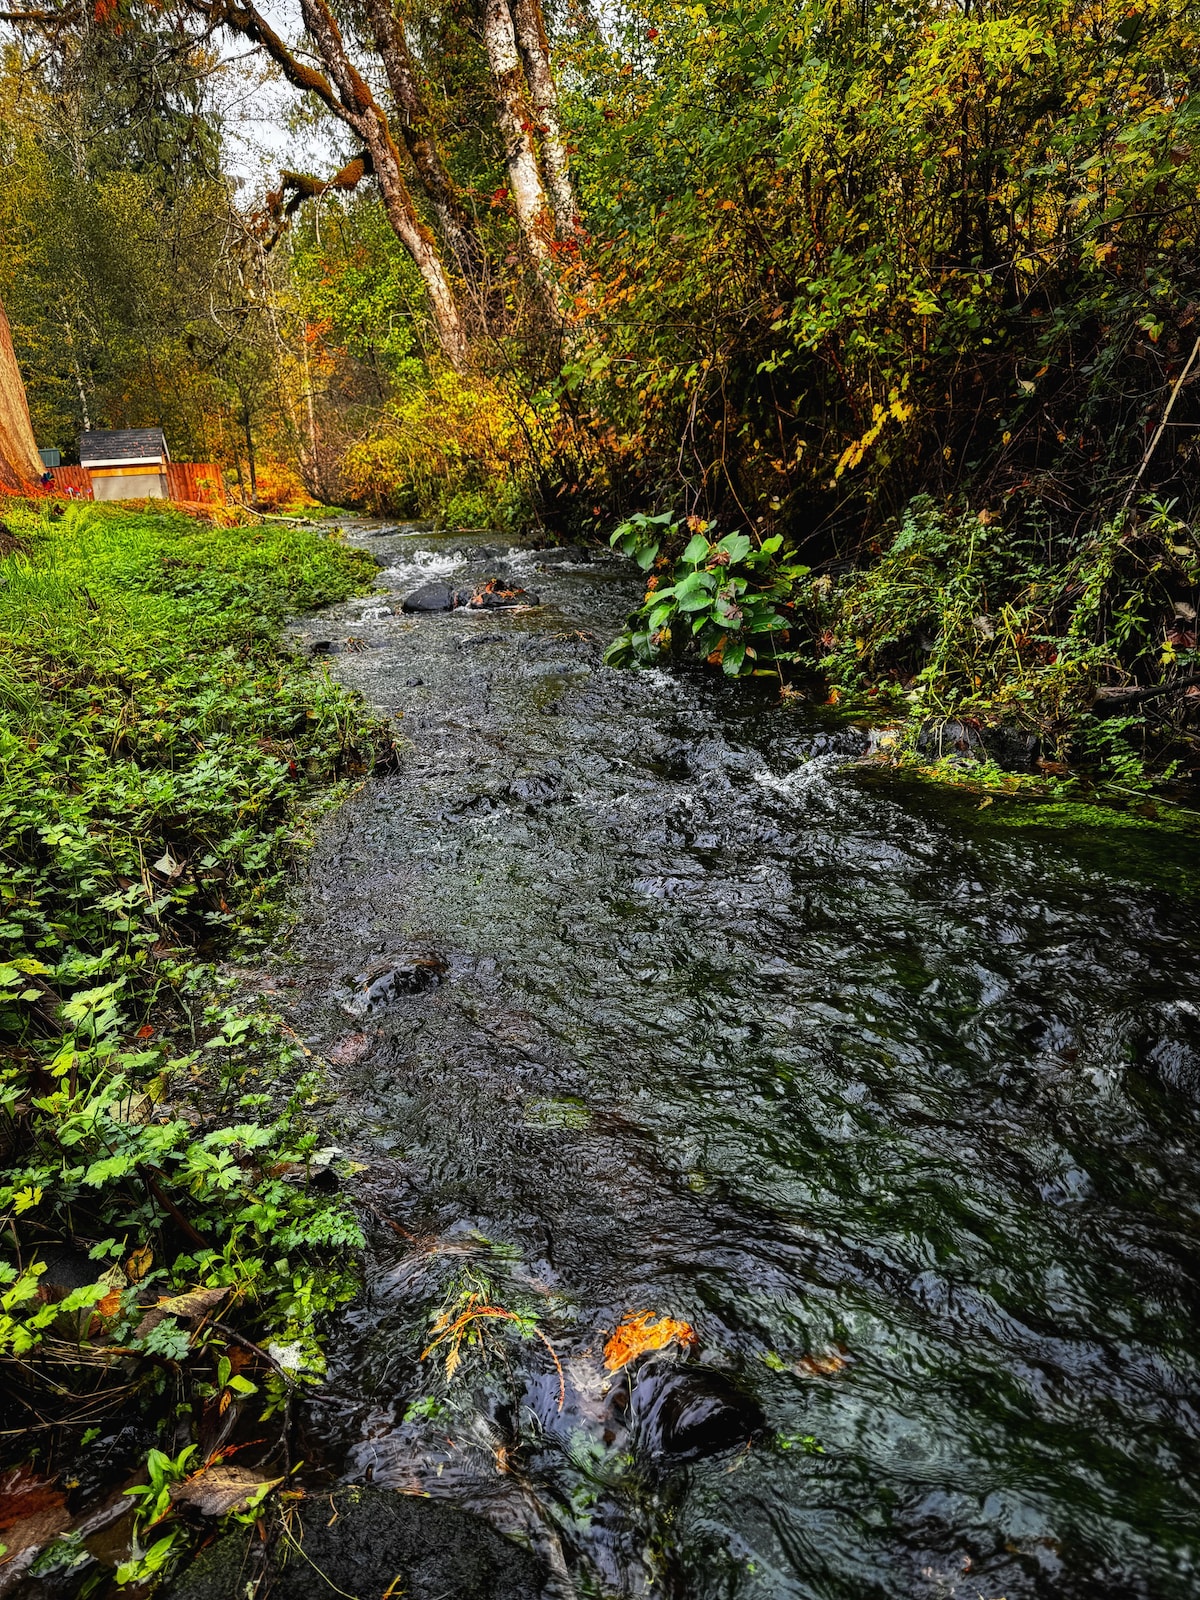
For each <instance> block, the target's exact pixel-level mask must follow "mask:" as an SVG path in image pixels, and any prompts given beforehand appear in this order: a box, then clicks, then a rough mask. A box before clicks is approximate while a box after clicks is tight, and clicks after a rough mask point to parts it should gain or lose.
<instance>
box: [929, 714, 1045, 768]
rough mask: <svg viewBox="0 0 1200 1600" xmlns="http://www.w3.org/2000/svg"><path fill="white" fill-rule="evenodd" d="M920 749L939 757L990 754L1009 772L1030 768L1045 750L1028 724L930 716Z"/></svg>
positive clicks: (991, 757)
mask: <svg viewBox="0 0 1200 1600" xmlns="http://www.w3.org/2000/svg"><path fill="white" fill-rule="evenodd" d="M917 749H918V750H924V751H925V752H927V753H928V754H929V755H932V756H935V757H940V756H951V757H953V756H955V755H967V756H972V757H974V758H975V759H977V760H978V759H980V758H983V757H986V758H988V759H990V760H992V761H994V762H995V763H996V765H997V766H998V767H1003V768H1004V770H1005V771H1006V772H1027V771H1028V770H1029V768H1030V767H1032V766H1033V764H1034V762H1035V761H1036V760H1037V758H1038V755H1039V754H1040V752H1041V743H1040V741H1039V739H1038V737H1037V735H1036V734H1033V733H1029V732H1028V731H1027V730H1025V729H1024V728H1007V727H1004V726H1003V725H1000V726H996V727H978V728H977V727H974V726H972V724H971V723H969V722H959V721H956V720H954V719H951V720H949V721H941V720H939V719H935V718H929V719H928V720H926V721H925V722H923V723H922V724H921V727H920V731H919V732H918V734H917Z"/></svg>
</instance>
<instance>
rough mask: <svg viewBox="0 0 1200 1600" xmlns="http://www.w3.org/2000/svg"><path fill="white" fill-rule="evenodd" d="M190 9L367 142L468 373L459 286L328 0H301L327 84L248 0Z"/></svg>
mask: <svg viewBox="0 0 1200 1600" xmlns="http://www.w3.org/2000/svg"><path fill="white" fill-rule="evenodd" d="M189 3H190V6H191V8H192V9H193V10H195V11H197V12H199V13H200V14H201V15H202V16H205V17H207V18H209V19H210V20H212V21H214V22H218V23H223V24H224V25H225V26H226V27H228V28H232V29H234V30H235V31H236V32H238V33H241V34H242V35H244V36H245V37H246V38H248V39H251V40H253V42H254V43H255V44H259V45H261V46H262V47H263V49H264V50H265V51H266V52H267V54H268V55H269V56H270V58H271V60H272V61H274V62H275V63H276V64H277V65H278V66H279V67H280V68H281V69H282V71H283V74H284V76H285V77H286V78H287V80H288V82H289V83H291V84H292V85H293V86H294V87H295V88H297V89H303V90H305V91H307V92H308V93H309V94H315V95H316V96H317V98H318V99H319V100H320V101H321V102H322V103H323V104H324V105H325V106H327V107H328V109H329V110H330V111H332V112H333V114H334V115H335V116H336V117H338V118H339V119H340V120H341V121H342V122H344V123H345V124H346V126H347V127H348V128H350V129H352V130H353V132H354V133H356V134H357V135H358V137H359V138H360V139H361V140H362V142H363V144H364V145H365V146H366V147H367V149H368V150H369V151H370V153H371V161H372V165H373V168H374V173H375V178H376V181H377V182H378V184H379V189H380V193H381V194H382V196H383V205H384V211H385V212H386V214H387V219H388V221H389V223H390V224H391V226H392V230H393V232H394V233H395V234H396V237H397V238H398V239H399V240H400V242H401V244H402V245H403V246H404V247H405V249H406V250H407V251H408V253H409V255H410V256H411V257H412V259H413V262H414V263H415V265H416V268H417V271H418V272H419V273H420V275H421V281H422V282H423V283H424V285H425V292H426V294H427V295H428V297H429V308H430V311H431V312H432V314H433V321H434V327H435V328H436V330H437V337H438V343H439V344H440V345H441V347H442V351H443V353H444V355H445V356H446V359H447V360H448V361H449V362H450V364H451V365H452V366H453V367H455V368H456V369H458V370H461V369H462V368H463V367H465V366H466V364H467V355H468V350H467V336H466V330H465V328H464V326H463V321H462V317H461V315H460V314H459V309H458V301H457V298H456V296H455V293H454V287H453V285H452V284H451V282H450V278H449V275H448V274H447V272H446V268H445V265H444V264H443V262H442V259H441V256H440V255H439V253H438V248H437V245H436V243H435V242H434V238H433V235H432V234H431V233H430V231H429V229H428V228H427V227H426V226H425V224H424V223H423V222H422V221H421V218H420V216H419V215H418V213H417V209H416V207H415V206H414V205H413V200H412V195H411V194H410V193H409V191H408V185H407V184H406V183H405V181H404V170H403V166H402V163H401V160H400V152H399V151H398V150H397V148H396V144H395V141H394V140H393V138H392V135H391V131H390V130H389V128H388V122H387V118H386V117H385V116H384V114H383V111H382V109H381V108H380V106H379V105H378V104H377V102H376V100H375V97H374V95H373V94H372V93H371V90H370V88H369V87H368V85H367V83H366V81H365V80H364V79H363V77H362V74H361V73H360V72H359V71H358V69H357V68H356V67H355V66H354V64H353V62H352V61H351V60H350V57H349V55H348V54H347V52H346V47H345V43H344V42H343V39H342V35H341V30H340V29H339V28H338V25H337V22H336V21H335V19H334V15H333V12H332V11H331V10H330V8H329V6H328V5H327V4H326V0H301V6H300V10H301V15H302V16H303V19H304V26H305V28H306V29H307V30H308V33H309V36H310V38H311V39H312V41H313V44H314V45H315V46H316V52H317V55H318V57H319V58H320V61H321V63H322V65H323V66H324V68H325V71H326V72H327V73H328V74H329V76H328V77H326V76H325V74H324V73H321V72H318V71H317V70H316V69H315V68H314V67H310V66H309V65H308V64H307V62H304V61H301V60H299V59H298V57H297V56H296V55H294V54H293V52H292V51H291V50H289V48H288V47H287V45H286V44H285V43H284V42H283V40H282V39H281V38H280V36H279V35H278V34H277V33H276V32H275V30H274V28H272V27H271V25H270V23H268V22H267V20H266V18H265V17H263V16H262V14H261V13H260V12H259V11H257V10H256V9H255V7H254V6H253V5H252V4H243V3H242V0H189Z"/></svg>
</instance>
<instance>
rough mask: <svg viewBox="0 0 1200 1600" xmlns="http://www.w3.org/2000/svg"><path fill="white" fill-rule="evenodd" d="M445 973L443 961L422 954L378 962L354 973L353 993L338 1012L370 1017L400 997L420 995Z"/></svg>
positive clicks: (437, 957)
mask: <svg viewBox="0 0 1200 1600" xmlns="http://www.w3.org/2000/svg"><path fill="white" fill-rule="evenodd" d="M445 971H446V961H445V958H444V957H442V956H439V955H436V954H434V953H433V952H425V953H424V954H421V955H415V956H411V957H406V958H405V959H404V960H402V961H381V962H378V963H375V964H373V965H372V966H370V967H368V968H367V970H366V971H365V972H360V973H357V974H356V975H355V977H354V979H353V984H354V991H355V992H354V993H353V995H352V996H351V997H350V999H348V1000H347V1001H345V1003H344V1004H343V1006H342V1010H343V1011H345V1012H346V1013H347V1014H348V1015H350V1016H352V1017H365V1016H370V1014H371V1013H372V1012H374V1011H379V1010H381V1009H382V1007H384V1006H386V1005H388V1004H390V1002H391V1001H393V1000H396V999H398V998H399V997H400V996H401V995H404V994H420V993H421V992H422V991H423V990H425V989H432V988H434V987H435V985H437V984H438V983H440V981H441V979H442V976H443V974H444V973H445Z"/></svg>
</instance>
